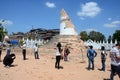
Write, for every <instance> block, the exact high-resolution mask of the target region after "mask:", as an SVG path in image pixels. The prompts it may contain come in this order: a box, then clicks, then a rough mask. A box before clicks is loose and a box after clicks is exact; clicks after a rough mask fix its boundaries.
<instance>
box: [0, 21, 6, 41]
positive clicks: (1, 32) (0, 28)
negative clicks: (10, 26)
mask: <svg viewBox="0 0 120 80" xmlns="http://www.w3.org/2000/svg"><path fill="white" fill-rule="evenodd" d="M6 34H7V31H6V30H4V27H3V26H2V23H0V41H3V39H4V36H5V35H6Z"/></svg>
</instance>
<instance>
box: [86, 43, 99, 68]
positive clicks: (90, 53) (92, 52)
mask: <svg viewBox="0 0 120 80" xmlns="http://www.w3.org/2000/svg"><path fill="white" fill-rule="evenodd" d="M89 47H90V49H89V50H88V51H87V57H88V70H90V66H91V64H92V70H94V58H95V57H96V56H97V53H96V51H95V50H94V49H93V46H92V45H91V46H89Z"/></svg>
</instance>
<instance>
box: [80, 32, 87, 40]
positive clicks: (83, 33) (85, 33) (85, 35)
mask: <svg viewBox="0 0 120 80" xmlns="http://www.w3.org/2000/svg"><path fill="white" fill-rule="evenodd" d="M80 36H81V39H82V40H83V41H86V40H88V34H87V32H86V31H82V32H81V33H80Z"/></svg>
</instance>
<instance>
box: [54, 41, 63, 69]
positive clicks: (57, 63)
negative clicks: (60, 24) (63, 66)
mask: <svg viewBox="0 0 120 80" xmlns="http://www.w3.org/2000/svg"><path fill="white" fill-rule="evenodd" d="M61 46H62V45H61V43H60V42H58V43H57V46H56V62H55V68H58V69H59V68H60V59H61V52H62V49H61Z"/></svg>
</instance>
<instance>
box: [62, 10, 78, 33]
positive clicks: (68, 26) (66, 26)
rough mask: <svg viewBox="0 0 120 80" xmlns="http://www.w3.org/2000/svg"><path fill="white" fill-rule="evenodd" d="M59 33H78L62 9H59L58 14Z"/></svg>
mask: <svg viewBox="0 0 120 80" xmlns="http://www.w3.org/2000/svg"><path fill="white" fill-rule="evenodd" d="M60 35H78V33H77V31H76V29H75V26H74V25H73V24H72V22H71V20H70V18H69V16H68V14H67V13H66V12H65V10H64V9H62V10H61V16H60Z"/></svg>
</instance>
